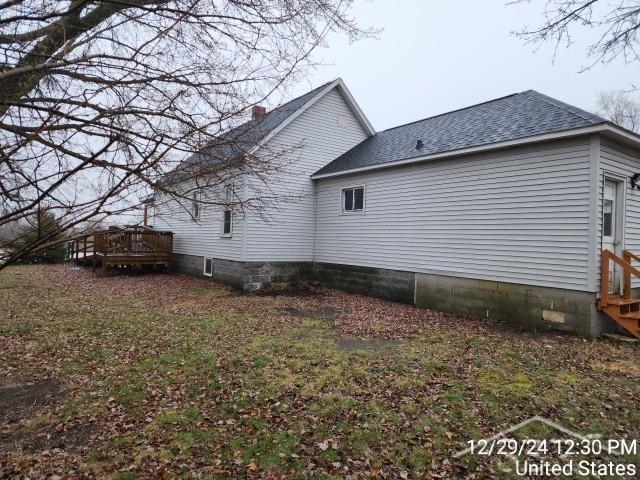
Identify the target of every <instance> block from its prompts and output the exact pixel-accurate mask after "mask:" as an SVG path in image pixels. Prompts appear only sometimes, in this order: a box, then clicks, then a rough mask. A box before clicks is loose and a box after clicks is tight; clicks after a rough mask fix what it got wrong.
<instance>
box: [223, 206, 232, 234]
mask: <svg viewBox="0 0 640 480" xmlns="http://www.w3.org/2000/svg"><path fill="white" fill-rule="evenodd" d="M222 232H223V233H224V234H229V233H231V210H225V211H224V226H223V230H222Z"/></svg>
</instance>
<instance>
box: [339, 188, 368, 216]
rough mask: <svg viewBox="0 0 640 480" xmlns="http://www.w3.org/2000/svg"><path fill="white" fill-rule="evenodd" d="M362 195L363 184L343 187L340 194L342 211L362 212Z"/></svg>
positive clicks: (363, 192)
mask: <svg viewBox="0 0 640 480" xmlns="http://www.w3.org/2000/svg"><path fill="white" fill-rule="evenodd" d="M364 195H365V191H364V185H358V186H355V187H346V188H343V189H342V191H341V194H340V201H341V204H342V213H363V212H364V200H365V198H364Z"/></svg>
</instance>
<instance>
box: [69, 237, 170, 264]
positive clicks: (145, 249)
mask: <svg viewBox="0 0 640 480" xmlns="http://www.w3.org/2000/svg"><path fill="white" fill-rule="evenodd" d="M172 251H173V233H172V232H166V231H159V230H153V229H150V228H148V227H124V228H118V229H110V230H103V231H99V232H93V233H90V234H87V235H83V236H81V237H79V238H76V239H74V240H71V241H69V242H68V243H67V259H68V260H70V261H74V262H76V263H77V264H80V265H91V266H92V267H93V268H94V269H95V268H96V267H98V266H100V267H102V268H103V269H104V270H107V269H108V268H110V267H137V266H143V265H159V266H164V267H166V268H168V269H170V268H171V253H172Z"/></svg>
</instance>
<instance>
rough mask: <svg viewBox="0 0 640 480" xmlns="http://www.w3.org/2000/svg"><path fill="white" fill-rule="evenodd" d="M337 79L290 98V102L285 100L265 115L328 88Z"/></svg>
mask: <svg viewBox="0 0 640 480" xmlns="http://www.w3.org/2000/svg"><path fill="white" fill-rule="evenodd" d="M338 78H340V77H337V78H334V79H333V80H330V81H328V82H325V83H323V84H322V85H318V86H317V87H315V88H312V89H311V90H309V91H308V92H305V93H303V94H302V95H298V96H297V97H294V98H292V99H291V100H287V101H286V102H284V103H282V104H280V105H278V106H277V107H274V108H273V109H272V110H268V111H267V114H269V113H271V112H274V111H275V110H277V109H279V108H282V107H284V106H285V105H287V104H289V103H291V102H295V101H296V100H298V99H300V98H302V97H304V96H305V95H309V94H310V93H312V92H315V91H316V90H319V89H321V88H324V87H326V86H328V85H330V84H332V83H333V82H335V81H336V80H338Z"/></svg>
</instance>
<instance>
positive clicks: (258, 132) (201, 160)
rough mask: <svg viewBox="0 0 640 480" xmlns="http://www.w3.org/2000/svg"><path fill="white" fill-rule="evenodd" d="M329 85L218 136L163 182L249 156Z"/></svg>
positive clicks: (181, 164) (186, 160) (322, 86)
mask: <svg viewBox="0 0 640 480" xmlns="http://www.w3.org/2000/svg"><path fill="white" fill-rule="evenodd" d="M330 83H331V82H327V83H325V84H324V85H320V86H319V87H317V88H314V89H313V90H311V91H310V92H307V93H305V94H304V95H301V96H299V97H297V98H294V99H293V100H290V101H288V102H287V103H284V104H282V105H280V106H279V107H277V108H274V109H273V110H271V111H270V112H267V113H266V114H265V115H263V116H261V117H259V118H258V119H251V120H249V121H247V122H245V123H243V124H242V125H239V126H238V127H235V128H233V129H231V130H229V131H227V132H225V133H224V134H222V135H220V136H218V137H217V138H216V140H214V141H213V142H211V143H210V144H209V145H207V146H205V147H203V148H202V149H201V150H200V151H199V152H196V153H194V154H193V155H191V156H189V157H188V158H187V159H185V160H183V161H182V162H181V163H180V164H179V165H178V166H177V167H176V168H175V169H174V170H172V171H171V172H169V173H168V174H167V175H166V176H165V177H164V179H163V181H174V180H180V179H182V178H183V177H189V176H191V175H197V174H198V172H200V171H201V170H202V169H203V168H204V167H212V166H213V167H216V168H217V166H218V165H223V164H225V163H231V162H233V161H235V160H237V159H238V158H241V157H242V155H244V154H246V153H248V152H249V151H251V149H253V147H255V146H256V145H257V144H258V143H260V141H261V140H263V139H264V138H265V137H266V136H267V135H269V134H270V133H271V132H272V131H274V130H275V129H276V128H278V127H279V126H280V125H282V124H283V123H284V122H285V121H286V120H287V119H288V118H289V117H290V116H291V115H293V114H294V113H295V112H297V111H298V110H300V109H301V108H302V107H303V106H305V105H306V104H307V103H308V102H309V101H310V100H312V99H313V98H315V97H316V95H318V94H320V93H321V92H322V91H323V90H324V88H325V87H326V86H327V85H329V84H330Z"/></svg>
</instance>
